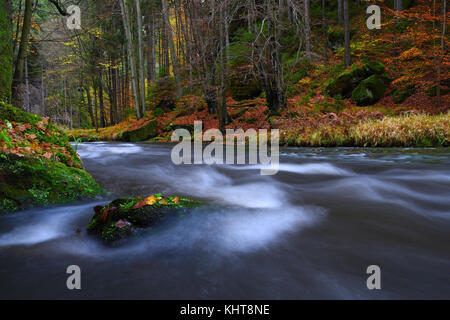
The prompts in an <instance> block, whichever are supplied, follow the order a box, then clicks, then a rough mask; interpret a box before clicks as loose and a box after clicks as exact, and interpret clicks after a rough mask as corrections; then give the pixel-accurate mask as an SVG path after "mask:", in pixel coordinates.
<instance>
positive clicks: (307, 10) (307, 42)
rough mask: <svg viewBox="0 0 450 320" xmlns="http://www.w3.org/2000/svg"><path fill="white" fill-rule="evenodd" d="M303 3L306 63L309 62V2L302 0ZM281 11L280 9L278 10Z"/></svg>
mask: <svg viewBox="0 0 450 320" xmlns="http://www.w3.org/2000/svg"><path fill="white" fill-rule="evenodd" d="M304 1H305V38H306V39H305V41H306V57H307V58H308V61H309V62H311V60H312V57H311V22H310V14H309V9H310V2H309V1H310V0H304ZM280 10H281V8H280Z"/></svg>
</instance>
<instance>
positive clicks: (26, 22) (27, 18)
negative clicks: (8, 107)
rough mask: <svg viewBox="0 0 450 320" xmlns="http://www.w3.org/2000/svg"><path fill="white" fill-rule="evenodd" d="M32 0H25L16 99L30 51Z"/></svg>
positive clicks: (15, 71) (15, 72) (17, 66)
mask: <svg viewBox="0 0 450 320" xmlns="http://www.w3.org/2000/svg"><path fill="white" fill-rule="evenodd" d="M32 2H33V1H32V0H25V13H24V17H23V26H22V36H21V38H20V46H19V52H18V54H17V59H16V63H15V69H14V80H13V85H12V89H13V98H14V99H16V98H17V97H16V95H17V87H18V86H19V84H20V83H22V82H23V76H24V62H25V57H26V55H27V51H28V40H29V35H30V29H31V13H32V12H31V6H32Z"/></svg>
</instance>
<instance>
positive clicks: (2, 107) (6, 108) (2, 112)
mask: <svg viewBox="0 0 450 320" xmlns="http://www.w3.org/2000/svg"><path fill="white" fill-rule="evenodd" d="M6 120H8V121H14V122H17V123H31V124H36V123H37V122H39V121H42V118H41V117H40V116H38V115H35V114H31V113H27V112H25V111H23V110H20V109H18V108H15V107H13V106H11V105H9V104H6V103H3V102H0V121H6Z"/></svg>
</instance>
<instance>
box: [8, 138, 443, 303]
mask: <svg viewBox="0 0 450 320" xmlns="http://www.w3.org/2000/svg"><path fill="white" fill-rule="evenodd" d="M170 150H171V149H170V146H168V145H155V144H124V143H91V144H81V145H79V147H78V152H79V153H80V155H81V157H82V159H83V162H84V164H85V166H86V168H87V170H88V171H89V172H90V173H91V174H92V175H93V176H94V177H95V178H96V179H97V181H99V182H100V183H101V184H102V185H103V186H104V187H105V188H107V189H109V190H111V191H112V194H111V195H110V196H108V197H107V198H105V199H97V200H96V201H93V202H90V203H86V202H82V203H75V204H72V205H65V206H55V207H51V208H44V209H33V210H29V211H26V212H20V213H17V214H12V215H6V216H4V217H2V218H0V283H1V286H0V298H156V299H158V298H175V299H176V298H185V299H197V298H202V299H222V298H229V299H241V298H247V299H248V298H263V299H279V298H288V299H297V298H338V299H339V298H345V299H348V298H436V297H437V298H450V274H448V272H447V271H448V270H450V250H448V243H450V232H449V231H450V212H449V210H448V208H449V205H450V198H449V197H448V194H449V191H450V183H449V182H450V166H449V164H450V160H449V157H448V155H449V152H448V150H445V149H443V150H435V149H428V150H419V149H391V150H388V149H364V150H363V149H349V148H345V149H340V148H336V149H312V148H286V149H282V150H281V157H280V162H281V163H280V169H279V173H278V174H277V175H276V176H261V175H260V174H259V170H260V169H261V166H230V165H217V166H206V165H200V166H194V165H190V166H189V165H186V166H175V165H173V164H172V163H171V161H170ZM158 192H162V193H164V194H166V195H175V194H177V195H184V196H188V197H193V198H197V199H202V200H206V201H208V203H209V204H210V205H208V206H207V207H204V208H200V209H196V210H195V211H193V212H192V213H191V214H189V215H186V216H184V217H183V218H179V219H173V220H170V221H168V222H167V223H165V224H164V225H162V226H160V227H158V229H149V230H144V231H142V232H141V233H140V234H139V235H138V236H137V237H135V238H133V239H131V240H130V241H128V242H127V243H125V244H123V245H121V246H118V247H106V246H104V245H103V244H102V243H101V242H99V241H98V240H97V239H96V238H93V237H91V236H88V235H86V233H85V232H84V231H83V232H82V233H81V234H77V232H76V230H77V228H81V229H82V230H85V228H86V226H87V224H88V222H89V219H90V218H91V217H92V214H93V211H92V208H93V207H94V206H95V205H98V204H104V203H107V202H108V201H110V200H111V199H113V198H115V197H118V196H128V195H149V194H152V193H158ZM71 264H78V265H79V266H80V267H81V269H82V277H83V278H82V279H83V280H82V281H83V290H82V291H79V292H69V291H68V290H67V289H65V279H66V278H65V277H66V274H65V268H66V267H67V266H68V265H71ZM371 264H377V265H380V267H381V269H382V285H383V290H381V291H378V292H374V291H369V290H367V288H366V278H367V275H366V274H365V271H366V268H367V266H369V265H371Z"/></svg>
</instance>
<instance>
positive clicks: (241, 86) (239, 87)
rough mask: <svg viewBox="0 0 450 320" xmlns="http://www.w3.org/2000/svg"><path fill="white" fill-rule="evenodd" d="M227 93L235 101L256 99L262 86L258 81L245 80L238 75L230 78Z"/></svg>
mask: <svg viewBox="0 0 450 320" xmlns="http://www.w3.org/2000/svg"><path fill="white" fill-rule="evenodd" d="M228 91H229V92H230V93H231V96H232V97H233V99H234V100H236V101H243V100H249V99H254V98H257V97H259V96H260V95H261V92H262V86H261V83H260V82H259V81H258V80H255V79H245V78H244V77H241V76H239V75H233V76H232V77H231V78H230V86H229V88H228Z"/></svg>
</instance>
